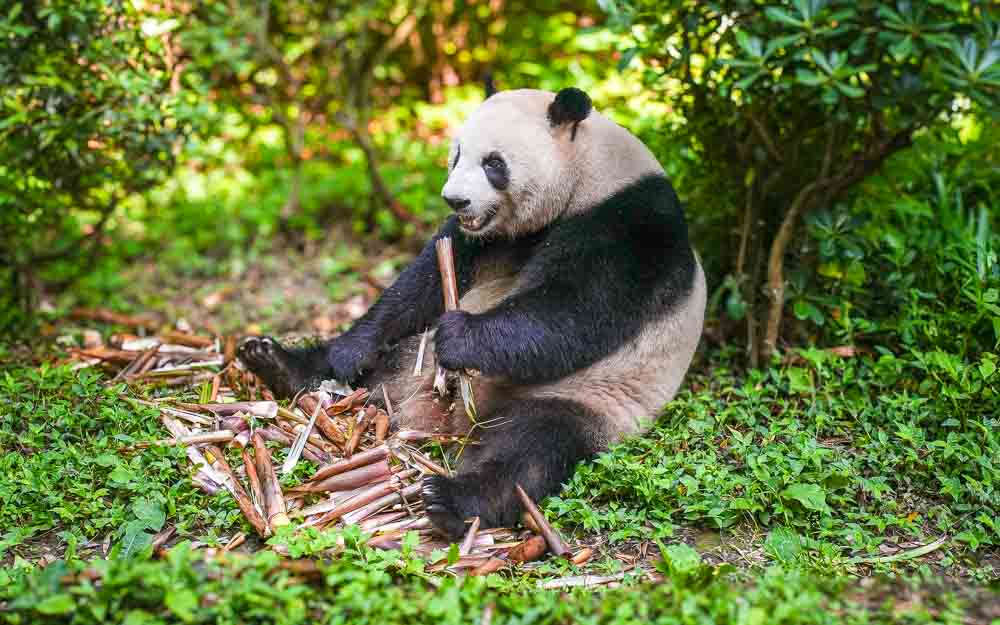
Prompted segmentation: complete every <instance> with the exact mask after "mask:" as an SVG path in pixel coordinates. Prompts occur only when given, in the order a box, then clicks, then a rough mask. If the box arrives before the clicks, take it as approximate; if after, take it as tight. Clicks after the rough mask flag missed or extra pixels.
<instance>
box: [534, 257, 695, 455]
mask: <svg viewBox="0 0 1000 625" xmlns="http://www.w3.org/2000/svg"><path fill="white" fill-rule="evenodd" d="M705 303H706V286H705V274H704V272H703V271H702V268H701V264H700V263H699V264H698V266H697V268H696V272H695V281H694V286H693V288H692V290H691V293H690V294H689V295H688V297H687V299H685V300H684V301H682V302H679V303H678V304H677V306H676V308H675V309H674V311H673V313H672V314H671V315H669V316H667V317H664V318H663V319H660V320H658V321H657V322H655V323H651V324H647V325H646V326H645V327H644V328H643V329H642V331H641V332H640V333H639V334H638V335H637V336H636V337H635V338H633V339H632V340H631V341H629V342H628V343H626V344H625V345H623V346H622V347H621V348H620V349H618V351H616V352H615V353H613V354H611V355H610V356H608V357H607V358H605V359H603V360H601V361H599V362H597V363H595V364H593V365H591V366H590V367H587V368H586V369H583V370H581V371H579V372H578V373H575V374H573V375H571V376H569V377H567V378H563V379H561V380H559V381H557V382H554V383H552V384H546V385H543V386H539V387H535V388H534V390H533V392H532V393H531V394H532V395H533V396H536V397H553V398H561V399H566V400H571V401H576V402H579V403H582V404H584V405H585V406H587V407H588V408H590V409H591V410H592V411H594V412H596V413H597V414H600V415H605V416H607V417H608V418H609V419H610V420H611V422H610V423H608V424H607V425H608V426H609V427H608V431H609V432H610V433H611V438H612V439H615V438H617V437H619V436H622V435H625V434H632V433H637V432H642V431H645V430H646V429H647V427H648V425H649V424H650V423H651V422H652V420H653V419H655V418H656V416H657V415H658V414H659V412H660V410H662V408H663V405H664V404H666V403H667V402H668V401H670V400H671V399H673V398H674V395H676V394H677V390H678V388H679V387H680V385H681V382H682V381H683V380H684V375H685V373H687V370H688V367H689V366H690V364H691V359H692V358H693V357H694V353H695V350H696V349H697V348H698V342H699V340H700V339H701V332H702V325H703V323H704V317H705ZM609 442H610V441H609Z"/></svg>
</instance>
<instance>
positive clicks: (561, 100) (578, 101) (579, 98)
mask: <svg viewBox="0 0 1000 625" xmlns="http://www.w3.org/2000/svg"><path fill="white" fill-rule="evenodd" d="M590 109H591V106H590V96H589V95H587V94H586V93H584V92H583V91H580V90H579V89H577V88H576V87H566V88H565V89H560V90H559V93H557V94H556V99H555V100H553V101H552V104H550V105H549V123H550V124H552V125H553V126H559V125H562V124H565V123H570V122H572V123H574V124H578V123H580V122H582V121H583V120H585V119H587V115H590Z"/></svg>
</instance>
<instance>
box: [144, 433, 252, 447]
mask: <svg viewBox="0 0 1000 625" xmlns="http://www.w3.org/2000/svg"><path fill="white" fill-rule="evenodd" d="M234 436H236V433H235V432H233V431H232V430H219V431H217V432H198V433H197V434H188V435H187V436H180V437H177V438H162V439H160V440H156V441H143V442H140V443H136V444H135V445H131V446H130V447H129V448H131V449H146V448H147V447H155V446H173V445H204V444H207V443H228V442H229V441H231V440H233V437H234Z"/></svg>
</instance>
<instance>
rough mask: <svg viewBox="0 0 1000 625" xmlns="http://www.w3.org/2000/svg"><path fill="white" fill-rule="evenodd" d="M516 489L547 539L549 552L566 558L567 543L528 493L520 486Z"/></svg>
mask: <svg viewBox="0 0 1000 625" xmlns="http://www.w3.org/2000/svg"><path fill="white" fill-rule="evenodd" d="M514 489H515V490H516V491H517V496H518V497H519V498H520V499H521V504H522V505H523V506H524V509H525V511H526V512H527V513H528V514H529V515H530V516H531V518H532V520H534V522H535V525H537V526H538V528H539V529H540V530H541V533H542V536H543V537H544V538H545V542H546V544H548V546H549V551H551V552H552V553H553V555H556V556H565V555H566V554H568V553H569V548H567V547H566V543H564V542H563V539H562V538H561V537H560V536H559V533H558V532H556V530H555V529H554V528H553V527H552V526H551V525H549V522H548V520H546V518H545V515H544V514H542V511H541V510H539V509H538V506H537V505H536V504H535V502H534V501H532V500H531V497H528V493H526V492H524V489H523V488H521V485H520V484H515V485H514Z"/></svg>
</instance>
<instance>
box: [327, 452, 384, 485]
mask: <svg viewBox="0 0 1000 625" xmlns="http://www.w3.org/2000/svg"><path fill="white" fill-rule="evenodd" d="M388 456H389V448H388V447H386V446H385V445H380V446H378V447H373V448H371V449H368V450H366V451H363V452H361V453H358V454H354V455H353V456H352V457H350V458H347V459H345V460H339V461H337V462H335V463H333V464H328V465H325V466H321V467H320V468H319V470H318V471H316V473H313V475H312V477H310V478H309V481H310V482H314V481H316V480H322V479H325V478H328V477H330V476H332V475H337V474H339V473H344V472H346V471H350V470H351V469H356V468H357V467H363V466H365V465H366V464H371V463H373V462H378V461H379V460H382V459H384V458H387V457H388Z"/></svg>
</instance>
